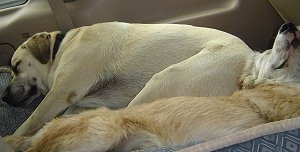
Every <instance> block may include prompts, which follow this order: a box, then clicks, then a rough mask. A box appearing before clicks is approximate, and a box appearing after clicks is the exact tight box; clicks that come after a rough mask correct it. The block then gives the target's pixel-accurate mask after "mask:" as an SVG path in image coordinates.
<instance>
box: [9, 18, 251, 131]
mask: <svg viewBox="0 0 300 152" xmlns="http://www.w3.org/2000/svg"><path fill="white" fill-rule="evenodd" d="M57 33H58V32H52V33H47V32H44V33H38V34H36V35H35V36H33V37H32V38H30V39H28V40H27V41H26V42H25V43H24V44H22V45H21V46H20V47H19V48H18V49H17V50H16V52H15V54H14V55H13V58H12V65H13V66H16V65H17V63H19V64H18V72H19V74H18V75H16V76H15V77H14V79H13V80H12V84H11V87H10V88H11V90H12V92H11V93H10V94H11V96H14V97H17V96H22V97H23V96H24V97H26V96H27V94H28V92H30V90H31V88H32V87H31V86H37V87H38V88H39V92H41V93H43V94H46V97H45V98H44V99H43V101H42V102H41V104H40V105H39V106H38V108H37V109H36V110H35V111H34V112H33V114H32V115H31V116H30V117H29V118H28V119H27V120H26V122H25V123H24V124H23V125H22V126H21V127H20V128H19V129H18V130H17V131H16V132H15V135H30V134H33V133H35V132H36V131H37V130H38V129H40V128H41V127H42V125H43V124H44V123H46V122H49V121H50V120H52V119H53V118H54V117H55V116H57V115H58V114H59V113H60V112H62V111H63V110H65V109H66V108H68V107H69V109H68V113H74V111H76V109H79V110H81V109H85V108H95V107H101V106H106V107H109V108H121V107H125V106H127V105H128V103H129V102H130V101H131V100H132V99H133V98H134V97H135V96H136V95H137V94H138V92H139V91H140V90H142V88H143V87H144V85H145V84H146V82H147V81H148V80H149V79H150V78H151V77H152V76H153V75H154V74H156V73H158V72H160V71H162V70H164V69H165V68H167V67H168V66H170V65H172V66H170V67H168V68H167V69H166V70H164V71H162V72H161V73H159V74H157V75H155V76H154V77H153V78H152V80H151V81H150V82H149V83H148V84H147V86H146V88H145V89H144V90H143V91H142V92H141V93H140V94H139V95H138V96H137V98H135V99H134V102H137V103H141V102H146V101H151V100H155V99H157V98H161V97H169V96H179V95H194V96H220V95H230V94H231V93H232V92H233V91H234V90H237V89H238V85H237V84H236V80H237V79H238V76H239V75H240V74H241V73H242V69H243V67H244V64H245V60H246V57H247V56H248V55H249V54H251V53H252V51H251V50H250V49H249V48H248V46H247V45H246V44H245V43H244V42H243V41H241V40H240V39H239V38H237V37H235V36H233V35H230V34H228V33H225V32H222V31H218V30H214V29H209V28H203V27H193V26H189V25H175V24H128V23H120V22H112V23H100V24H95V25H93V26H86V27H81V28H76V29H73V30H71V31H70V32H68V33H67V34H66V36H65V38H64V39H63V41H62V43H61V45H60V48H59V51H58V53H57V55H56V56H55V59H54V60H52V57H53V56H54V55H53V49H52V48H53V46H54V42H55V36H56V35H57ZM37 42H38V43H37ZM47 50H49V51H48V52H47ZM43 54H44V55H43ZM45 56H46V57H45ZM49 57H50V58H49ZM47 59H49V60H47ZM20 61H21V62H20ZM181 61H182V62H181ZM42 62H45V63H44V64H43V63H42ZM176 63H177V64H176ZM173 64H176V65H173ZM29 65H30V66H29ZM185 70H186V71H185ZM182 72H185V73H186V75H185V76H183V79H178V82H177V84H180V85H181V86H182V87H179V86H171V87H170V88H168V87H163V88H162V89H165V90H160V89H161V88H160V85H161V84H162V83H164V84H165V85H166V86H169V85H172V84H173V83H174V82H176V81H177V79H170V81H164V80H165V79H164V78H163V77H166V78H168V77H172V76H173V75H178V74H179V75H181V73H182ZM188 73H190V74H188ZM34 78H36V80H33V79H34ZM147 88H149V90H150V91H148V90H147ZM153 89H154V90H155V89H157V91H156V92H152V91H151V90H153ZM177 89H178V90H177ZM20 90H21V91H20ZM20 92H21V93H20ZM145 92H146V93H145ZM148 92H149V93H148ZM22 100H23V99H22ZM22 100H20V101H22ZM74 109H75V110H74Z"/></svg>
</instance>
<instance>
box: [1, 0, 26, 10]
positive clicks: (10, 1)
mask: <svg viewBox="0 0 300 152" xmlns="http://www.w3.org/2000/svg"><path fill="white" fill-rule="evenodd" d="M27 1H28V0H0V9H3V8H8V7H12V6H17V5H22V4H25V3H26V2H27Z"/></svg>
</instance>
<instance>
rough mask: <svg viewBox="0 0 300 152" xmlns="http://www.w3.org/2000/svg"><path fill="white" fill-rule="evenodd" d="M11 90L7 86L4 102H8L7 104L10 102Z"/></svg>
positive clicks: (3, 97)
mask: <svg viewBox="0 0 300 152" xmlns="http://www.w3.org/2000/svg"><path fill="white" fill-rule="evenodd" d="M10 90H11V87H10V86H7V88H6V90H5V91H4V93H3V96H2V101H4V102H6V103H8V102H9V101H10Z"/></svg>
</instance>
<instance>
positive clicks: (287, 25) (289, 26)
mask: <svg viewBox="0 0 300 152" xmlns="http://www.w3.org/2000/svg"><path fill="white" fill-rule="evenodd" d="M285 31H288V32H290V33H294V32H295V31H297V28H296V26H295V24H293V23H284V24H283V25H282V26H281V27H280V29H279V33H282V32H285Z"/></svg>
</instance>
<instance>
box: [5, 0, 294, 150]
mask: <svg viewBox="0 0 300 152" xmlns="http://www.w3.org/2000/svg"><path fill="white" fill-rule="evenodd" d="M299 10H300V2H299V1H296V0H284V1H283V0H256V1H253V0H251V1H250V0H218V1H216V0H215V1H213V0H184V1H183V0H160V1H158V0H0V66H9V65H10V60H11V57H12V55H13V53H14V51H15V50H16V49H17V48H18V47H19V46H20V45H21V44H22V43H23V42H24V41H26V40H27V39H28V38H29V37H31V36H32V35H34V34H35V33H38V32H43V31H47V32H51V31H62V32H63V33H66V32H67V31H68V30H70V29H73V28H77V27H82V26H89V25H93V24H95V23H102V22H115V21H118V22H128V23H149V24H152V23H153V24H154V23H167V24H188V25H193V26H199V27H209V28H214V29H218V30H221V31H225V32H228V33H230V34H233V35H235V36H237V37H239V38H240V39H242V40H243V41H244V42H245V43H246V44H247V45H248V46H249V47H250V48H251V49H253V50H255V51H260V52H262V51H264V50H267V49H270V48H271V47H272V45H273V42H274V40H275V36H276V35H277V31H278V28H279V27H280V26H281V25H282V24H283V23H285V22H292V23H294V24H295V25H297V26H299V25H300V13H299ZM2 87H3V86H1V89H2ZM1 93H3V91H1V92H0V94H1ZM1 110H2V111H1ZM32 111H33V109H26V110H25V112H24V111H23V114H19V113H18V112H17V111H16V110H15V111H13V112H12V113H11V115H25V116H28V115H29V114H30V113H31V112H32ZM4 112H5V111H4V110H3V109H1V108H0V113H1V115H0V117H2V118H1V120H2V121H3V120H4V119H8V118H7V117H4V116H2V113H4ZM24 120H25V118H22V119H18V120H17V121H20V123H17V124H16V125H15V126H11V127H12V128H13V129H12V130H9V131H7V130H6V129H7V128H6V129H3V130H2V131H1V136H2V137H3V136H6V135H8V134H11V133H12V132H13V130H15V129H16V128H17V127H18V126H19V125H20V124H21V122H22V121H24ZM0 123H1V126H2V125H3V124H2V123H3V122H0ZM1 129H2V127H1ZM299 135H300V133H298V134H297V136H299ZM297 144H298V147H300V146H299V145H300V144H299V141H298V143H297ZM0 147H1V148H0V149H2V148H3V149H4V148H5V147H6V148H7V151H9V150H10V148H9V146H7V145H6V144H5V143H4V142H3V141H2V139H1V138H0ZM298 150H299V148H298ZM0 151H2V150H0Z"/></svg>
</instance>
